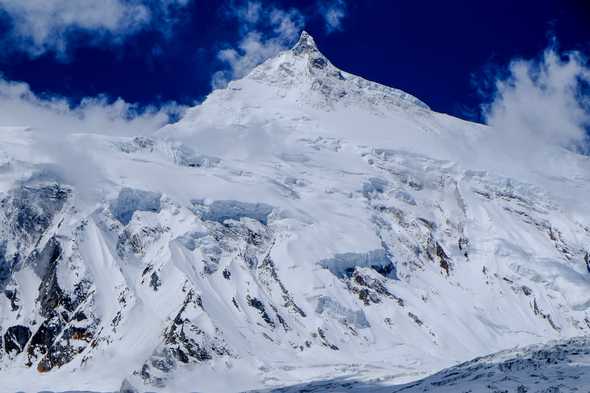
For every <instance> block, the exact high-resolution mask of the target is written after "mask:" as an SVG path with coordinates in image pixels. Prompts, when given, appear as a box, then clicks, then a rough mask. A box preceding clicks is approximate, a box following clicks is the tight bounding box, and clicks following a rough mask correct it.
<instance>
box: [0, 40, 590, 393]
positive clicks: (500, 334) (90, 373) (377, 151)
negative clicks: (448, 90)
mask: <svg viewBox="0 0 590 393" xmlns="http://www.w3.org/2000/svg"><path fill="white" fill-rule="evenodd" d="M34 133H35V130H21V129H8V128H6V129H4V130H3V132H2V135H1V136H0V138H1V139H2V143H1V144H0V191H1V194H0V218H1V219H0V234H1V236H0V337H1V339H0V380H1V381H2V385H3V387H2V389H4V390H6V391H16V390H23V389H24V390H27V391H29V390H31V391H35V390H56V391H64V390H92V391H115V390H119V389H121V391H145V390H149V391H189V390H190V391H242V390H248V389H262V388H272V387H277V386H282V385H296V384H299V383H303V382H306V381H310V380H316V379H327V378H338V377H342V376H347V377H354V378H357V379H363V378H364V379H367V378H370V379H373V380H377V381H380V382H381V383H384V382H387V383H404V382H408V381H412V380H416V379H419V378H422V377H424V376H426V375H428V374H432V373H433V372H435V371H437V370H440V369H442V368H445V367H449V366H454V365H456V364H457V363H459V362H463V361H466V360H468V359H471V358H473V357H477V356H482V355H486V354H489V353H492V352H496V351H500V350H505V349H507V348H511V347H514V346H517V345H524V344H535V343H543V342H547V341H549V340H551V339H568V338H570V337H574V336H584V335H588V334H589V333H590V253H589V251H590V203H589V202H588V201H587V200H586V198H584V195H588V194H589V192H590V176H589V175H588V174H589V173H590V160H588V159H587V158H586V157H582V156H578V155H576V154H574V153H571V152H569V151H566V150H562V149H558V148H553V149H548V150H547V151H548V153H547V157H546V159H547V161H548V162H559V167H556V166H552V167H551V169H550V170H549V169H548V170H543V168H531V167H530V166H527V165H526V164H525V163H524V161H522V160H520V159H519V158H518V157H517V158H514V157H512V156H509V155H507V154H508V153H507V152H505V151H503V150H502V149H499V148H498V146H499V145H497V144H496V140H495V139H494V138H495V137H494V133H493V132H492V130H490V129H489V128H487V127H485V126H482V125H478V124H474V123H469V122H465V121H462V120H459V119H456V118H452V117H450V116H447V115H443V114H439V113H436V112H433V111H431V110H430V109H429V108H428V106H427V105H425V104H424V103H422V102H421V101H420V100H418V99H417V98H414V97H412V96H410V95H408V94H406V93H404V92H402V91H399V90H396V89H393V88H389V87H386V86H382V85H379V84H377V83H374V82H370V81H367V80H365V79H363V78H360V77H358V76H354V75H351V74H349V73H346V72H344V71H341V70H339V69H338V68H336V67H335V66H334V65H332V64H331V63H330V61H329V60H328V59H327V58H326V57H325V56H323V55H322V54H321V53H320V52H319V50H318V49H317V47H316V45H315V43H314V41H313V39H312V38H311V37H310V36H309V35H308V34H307V33H303V34H302V36H301V39H300V41H299V42H298V43H297V45H295V47H294V48H292V49H291V50H288V51H286V52H283V53H281V54H279V55H278V56H277V57H275V58H272V59H270V60H268V61H266V62H265V63H263V64H261V65H260V66H258V67H257V68H256V69H254V70H253V71H252V72H251V73H250V74H249V75H247V76H246V77H245V78H243V79H241V80H238V81H234V82H231V83H230V84H229V85H228V87H227V88H225V89H222V90H217V91H214V92H213V93H212V94H211V95H210V96H209V97H208V98H207V99H206V101H205V102H204V103H202V104H201V105H199V106H197V107H194V108H192V109H190V110H189V111H188V112H187V113H186V115H185V116H184V117H183V118H182V119H181V120H180V121H178V122H177V123H174V124H171V125H168V126H166V127H164V128H162V129H160V130H158V131H157V132H156V133H154V134H150V135H137V136H129V137H123V136H117V137H114V136H106V135H97V134H87V133H78V134H73V135H69V136H68V140H67V141H64V143H69V144H72V145H74V146H78V147H84V152H85V154H84V156H83V157H79V158H78V160H76V161H75V162H70V163H69V165H70V166H71V167H68V168H64V167H63V166H64V164H63V163H59V162H54V161H52V160H51V159H47V158H43V157H37V156H34V155H32V154H30V149H29V148H30V146H32V145H33V144H34V142H33V141H32V140H33V139H34V137H33V136H34ZM72 168H75V169H77V170H75V171H74V170H72ZM64 173H66V174H72V173H75V174H77V175H76V176H64ZM579 340H581V341H580V342H581V343H582V344H579V345H580V346H582V347H585V348H587V347H588V346H587V345H586V344H584V343H585V341H583V340H582V339H579ZM459 367H461V370H462V371H461V372H463V371H465V369H466V366H464V365H463V366H459ZM433 378H434V377H433ZM410 391H413V390H410ZM420 391H421V390H420ZM449 391H452V390H449Z"/></svg>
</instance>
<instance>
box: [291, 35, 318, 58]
mask: <svg viewBox="0 0 590 393" xmlns="http://www.w3.org/2000/svg"><path fill="white" fill-rule="evenodd" d="M291 50H292V51H293V53H295V54H296V55H302V54H305V53H313V52H317V53H318V54H319V53H320V51H319V50H318V47H317V46H316V43H315V40H314V39H313V37H312V36H311V35H310V34H309V33H308V32H307V31H305V30H304V31H302V32H301V36H300V37H299V41H297V43H296V44H295V46H294V47H293V48H292V49H291Z"/></svg>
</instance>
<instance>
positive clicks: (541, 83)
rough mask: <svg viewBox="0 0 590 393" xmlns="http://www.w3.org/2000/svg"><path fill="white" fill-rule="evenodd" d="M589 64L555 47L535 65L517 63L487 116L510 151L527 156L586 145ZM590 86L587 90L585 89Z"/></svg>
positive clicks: (498, 86) (589, 116)
mask: <svg viewBox="0 0 590 393" xmlns="http://www.w3.org/2000/svg"><path fill="white" fill-rule="evenodd" d="M586 61H587V60H586V59H585V58H584V57H583V56H582V55H581V54H580V53H577V52H570V53H566V54H560V53H558V52H557V51H556V50H555V49H553V48H551V49H548V50H547V51H545V53H544V54H543V56H542V58H541V59H540V60H537V61H526V60H517V61H513V62H512V63H511V64H510V66H509V69H508V71H509V72H508V77H506V78H501V79H499V80H498V81H497V82H496V93H495V96H494V98H493V100H492V102H491V103H490V104H488V105H487V106H486V107H485V110H484V114H485V117H486V122H487V124H488V125H490V126H491V127H493V128H494V129H495V131H496V133H497V134H498V137H499V138H501V139H503V140H505V141H506V142H507V146H506V147H507V148H517V149H520V150H522V149H523V148H524V147H525V146H526V149H527V151H529V152H530V151H531V149H535V148H537V147H538V148H542V146H545V145H552V146H559V147H563V148H568V149H570V150H574V151H575V150H579V149H583V148H584V146H585V145H586V144H587V143H588V134H587V132H586V129H585V127H587V126H589V125H590V113H589V112H588V109H589V106H588V104H589V102H588V96H587V95H584V94H582V88H583V85H584V84H588V83H590V69H589V68H588V67H587V64H586ZM586 86H587V85H586Z"/></svg>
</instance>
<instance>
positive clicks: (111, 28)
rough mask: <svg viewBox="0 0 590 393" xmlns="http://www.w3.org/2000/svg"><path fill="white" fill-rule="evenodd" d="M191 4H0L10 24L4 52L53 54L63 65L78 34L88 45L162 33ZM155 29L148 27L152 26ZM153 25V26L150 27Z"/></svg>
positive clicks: (110, 0)
mask: <svg viewBox="0 0 590 393" xmlns="http://www.w3.org/2000/svg"><path fill="white" fill-rule="evenodd" d="M190 1H191V0H135V1H128V0H100V1H77V0H0V11H3V13H4V16H5V17H7V18H6V19H7V20H8V22H9V25H10V28H9V32H8V34H7V35H6V36H5V37H4V39H3V41H4V45H3V47H4V49H5V50H6V49H7V48H9V49H12V50H14V49H17V50H19V51H23V52H26V53H28V54H29V55H30V56H31V57H37V56H40V55H42V54H44V53H46V52H54V53H55V54H56V55H57V56H58V57H59V58H62V59H66V58H67V55H68V49H69V47H70V45H71V43H72V41H74V40H75V39H78V38H79V37H80V34H79V33H91V34H88V35H87V37H85V39H88V40H90V43H91V44H95V45H98V44H101V43H104V42H107V41H108V42H111V43H117V42H121V40H123V39H124V38H125V37H127V36H129V35H132V34H135V33H137V32H138V31H140V30H143V29H146V28H149V27H151V28H157V29H160V30H162V31H164V32H166V29H168V28H169V26H170V23H171V22H172V14H173V13H174V11H176V10H178V9H179V8H181V7H184V6H186V5H187V4H188V3H189V2H190ZM156 19H157V20H158V22H159V23H153V22H155V20H156ZM152 24H153V26H152Z"/></svg>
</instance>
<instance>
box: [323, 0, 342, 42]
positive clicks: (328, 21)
mask: <svg viewBox="0 0 590 393" xmlns="http://www.w3.org/2000/svg"><path fill="white" fill-rule="evenodd" d="M319 10H320V14H321V15H322V17H323V18H324V22H325V28H326V32H327V33H328V34H330V33H333V32H335V31H341V30H342V20H343V19H344V18H345V17H346V15H347V8H346V2H345V1H344V0H330V1H321V2H320V3H319Z"/></svg>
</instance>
